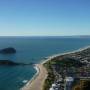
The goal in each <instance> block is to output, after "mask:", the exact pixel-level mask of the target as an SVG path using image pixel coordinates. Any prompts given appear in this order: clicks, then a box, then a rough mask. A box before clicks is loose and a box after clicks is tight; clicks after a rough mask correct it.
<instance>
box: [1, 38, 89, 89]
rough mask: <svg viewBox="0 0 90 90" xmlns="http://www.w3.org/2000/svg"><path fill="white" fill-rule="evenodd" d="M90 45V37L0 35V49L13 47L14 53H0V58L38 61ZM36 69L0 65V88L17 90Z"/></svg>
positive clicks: (25, 61) (24, 61) (30, 61)
mask: <svg viewBox="0 0 90 90" xmlns="http://www.w3.org/2000/svg"><path fill="white" fill-rule="evenodd" d="M89 45H90V38H80V37H77V38H76V37H68V38H66V37H0V49H3V48H7V47H13V48H15V49H16V51H17V53H16V54H11V55H2V54H0V60H7V59H8V60H12V61H15V62H23V63H40V62H41V61H43V60H44V58H45V57H48V56H52V55H54V54H58V53H65V52H69V51H73V50H77V49H79V48H83V47H86V46H89ZM35 73H36V70H35V69H34V68H33V66H32V65H31V66H30V65H27V66H0V90H19V89H20V88H21V87H23V86H24V85H25V83H26V82H25V81H28V80H30V79H31V78H32V77H33V75H34V74H35Z"/></svg>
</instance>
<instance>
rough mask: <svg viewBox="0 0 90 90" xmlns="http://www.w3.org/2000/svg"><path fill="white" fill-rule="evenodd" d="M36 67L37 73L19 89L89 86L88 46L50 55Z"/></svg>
mask: <svg viewBox="0 0 90 90" xmlns="http://www.w3.org/2000/svg"><path fill="white" fill-rule="evenodd" d="M37 68H38V70H39V72H38V74H37V75H36V76H35V77H34V78H33V79H32V80H30V82H28V83H27V84H26V86H24V87H23V88H22V89H21V90H77V89H78V90H87V89H86V88H90V84H89V82H90V47H87V48H84V49H80V50H77V51H74V52H70V53H65V54H60V55H54V56H51V57H49V58H48V59H47V60H46V61H44V62H42V63H41V64H38V65H37ZM87 83H88V84H87ZM86 84H87V85H86Z"/></svg>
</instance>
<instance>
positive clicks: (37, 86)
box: [21, 46, 90, 90]
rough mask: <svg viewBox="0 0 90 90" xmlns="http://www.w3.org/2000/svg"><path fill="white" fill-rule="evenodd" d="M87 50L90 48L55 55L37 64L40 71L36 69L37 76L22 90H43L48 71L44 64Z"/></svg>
mask: <svg viewBox="0 0 90 90" xmlns="http://www.w3.org/2000/svg"><path fill="white" fill-rule="evenodd" d="M87 48H90V46H88V47H84V48H80V49H78V50H75V51H72V52H66V53H61V54H55V55H52V56H50V57H48V58H47V59H46V60H44V61H42V62H41V63H40V64H36V68H37V69H38V70H37V69H36V70H37V73H36V75H35V76H34V77H33V78H32V80H30V81H29V82H28V83H27V84H26V85H25V86H24V87H23V88H21V90H43V85H44V81H45V79H46V78H47V70H46V68H45V67H44V66H43V64H44V63H45V62H47V61H49V60H52V59H53V58H55V57H57V56H61V55H65V54H70V53H75V52H79V51H82V50H85V49H87Z"/></svg>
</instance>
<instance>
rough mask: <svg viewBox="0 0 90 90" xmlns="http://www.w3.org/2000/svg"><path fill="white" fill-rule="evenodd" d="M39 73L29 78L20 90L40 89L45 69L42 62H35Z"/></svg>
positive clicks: (44, 77)
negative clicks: (31, 78)
mask: <svg viewBox="0 0 90 90" xmlns="http://www.w3.org/2000/svg"><path fill="white" fill-rule="evenodd" d="M36 66H37V68H38V69H39V73H38V75H37V77H36V78H34V79H33V80H30V82H28V83H27V84H26V86H25V87H23V88H22V89H21V90H42V88H43V84H44V81H45V79H46V77H47V71H46V69H45V67H44V66H43V65H42V64H36Z"/></svg>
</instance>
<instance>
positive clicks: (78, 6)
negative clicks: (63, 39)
mask: <svg viewBox="0 0 90 90" xmlns="http://www.w3.org/2000/svg"><path fill="white" fill-rule="evenodd" d="M69 35H90V0H0V36H69Z"/></svg>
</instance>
